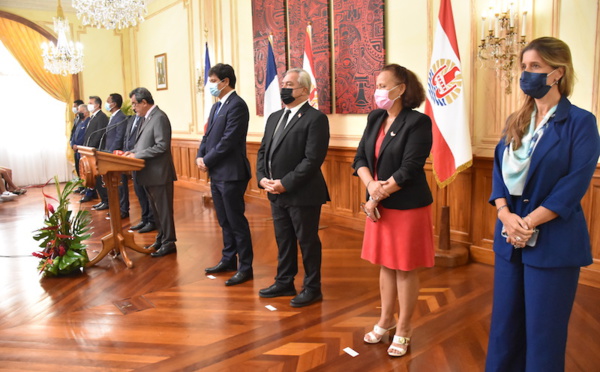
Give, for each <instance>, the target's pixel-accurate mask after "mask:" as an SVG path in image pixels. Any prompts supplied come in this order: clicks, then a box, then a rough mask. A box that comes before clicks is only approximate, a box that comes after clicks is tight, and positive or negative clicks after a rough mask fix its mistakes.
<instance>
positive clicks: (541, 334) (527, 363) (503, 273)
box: [485, 248, 580, 372]
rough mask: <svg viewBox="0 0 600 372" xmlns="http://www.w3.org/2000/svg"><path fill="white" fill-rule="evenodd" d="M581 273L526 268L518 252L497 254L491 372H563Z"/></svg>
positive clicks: (488, 366) (573, 269) (488, 364)
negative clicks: (572, 312) (509, 258)
mask: <svg viewBox="0 0 600 372" xmlns="http://www.w3.org/2000/svg"><path fill="white" fill-rule="evenodd" d="M525 249H527V248H525ZM579 270H580V268H579V267H559V268H537V267H533V266H528V265H524V264H523V263H522V262H521V250H518V249H517V250H515V254H513V255H512V259H511V261H506V260H505V259H503V258H502V257H500V256H498V255H496V263H495V267H494V301H493V309H492V325H491V329H490V339H489V344H488V354H487V360H486V366H485V370H486V371H487V372H540V371H544V372H563V371H564V369H565V349H566V346H567V329H568V325H569V317H570V316H571V310H572V308H573V302H574V301H575V292H576V290H577V281H578V279H579Z"/></svg>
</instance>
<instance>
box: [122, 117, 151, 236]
mask: <svg viewBox="0 0 600 372" xmlns="http://www.w3.org/2000/svg"><path fill="white" fill-rule="evenodd" d="M133 111H134V112H135V108H133ZM139 121H140V117H139V116H137V115H132V116H130V117H128V118H127V128H126V129H125V138H124V140H123V151H133V149H134V148H135V142H136V140H137V133H138V128H139ZM132 179H133V190H134V191H135V195H136V196H137V198H138V201H139V202H140V208H141V210H142V219H141V220H140V222H139V223H138V224H135V225H133V226H131V227H130V230H133V231H138V232H140V233H147V232H150V231H154V230H156V225H155V222H154V214H152V207H151V206H150V200H149V199H148V194H147V193H146V190H144V187H143V186H142V185H140V183H139V182H138V181H137V178H136V177H135V175H134V176H133V177H132ZM128 181H129V180H128V178H127V177H125V178H124V180H123V181H122V182H123V185H124V190H126V192H124V193H123V195H127V198H128V200H129V186H128ZM127 213H129V203H127Z"/></svg>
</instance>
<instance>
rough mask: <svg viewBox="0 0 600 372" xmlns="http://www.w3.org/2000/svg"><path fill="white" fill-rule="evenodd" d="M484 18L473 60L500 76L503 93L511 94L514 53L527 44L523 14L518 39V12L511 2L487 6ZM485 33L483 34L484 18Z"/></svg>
mask: <svg viewBox="0 0 600 372" xmlns="http://www.w3.org/2000/svg"><path fill="white" fill-rule="evenodd" d="M487 15H488V17H486V14H485V13H484V14H483V15H482V16H481V42H480V44H479V47H478V49H479V50H478V53H477V57H478V59H479V60H480V62H481V63H482V65H483V66H485V67H488V68H491V69H494V70H496V73H497V74H498V76H502V78H503V80H504V82H505V84H506V89H505V93H506V94H511V93H512V81H513V79H514V77H515V68H516V67H517V65H518V61H517V58H518V56H517V55H518V53H519V52H520V50H521V48H523V47H524V46H525V45H526V44H527V42H526V41H525V35H526V32H527V12H526V11H524V12H522V13H521V16H520V18H521V29H520V33H521V36H520V37H519V29H518V27H517V26H518V23H519V11H518V7H517V6H516V5H515V3H514V1H513V0H501V1H500V2H499V4H497V5H496V7H494V6H490V9H489V12H488V14H487ZM487 18H489V22H487V26H488V29H487V33H486V19H487Z"/></svg>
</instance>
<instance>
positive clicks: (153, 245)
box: [144, 242, 161, 250]
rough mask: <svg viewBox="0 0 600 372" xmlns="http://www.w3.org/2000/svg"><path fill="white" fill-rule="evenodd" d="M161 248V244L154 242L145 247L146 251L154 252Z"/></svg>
mask: <svg viewBox="0 0 600 372" xmlns="http://www.w3.org/2000/svg"><path fill="white" fill-rule="evenodd" d="M160 247H161V244H160V243H159V242H154V243H152V244H150V245H147V246H145V247H144V249H154V250H159V249H160Z"/></svg>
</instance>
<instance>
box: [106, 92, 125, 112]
mask: <svg viewBox="0 0 600 372" xmlns="http://www.w3.org/2000/svg"><path fill="white" fill-rule="evenodd" d="M108 96H109V97H110V99H112V101H113V102H114V103H115V106H117V108H121V106H123V96H121V95H120V94H119V93H111V94H109V95H108Z"/></svg>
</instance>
